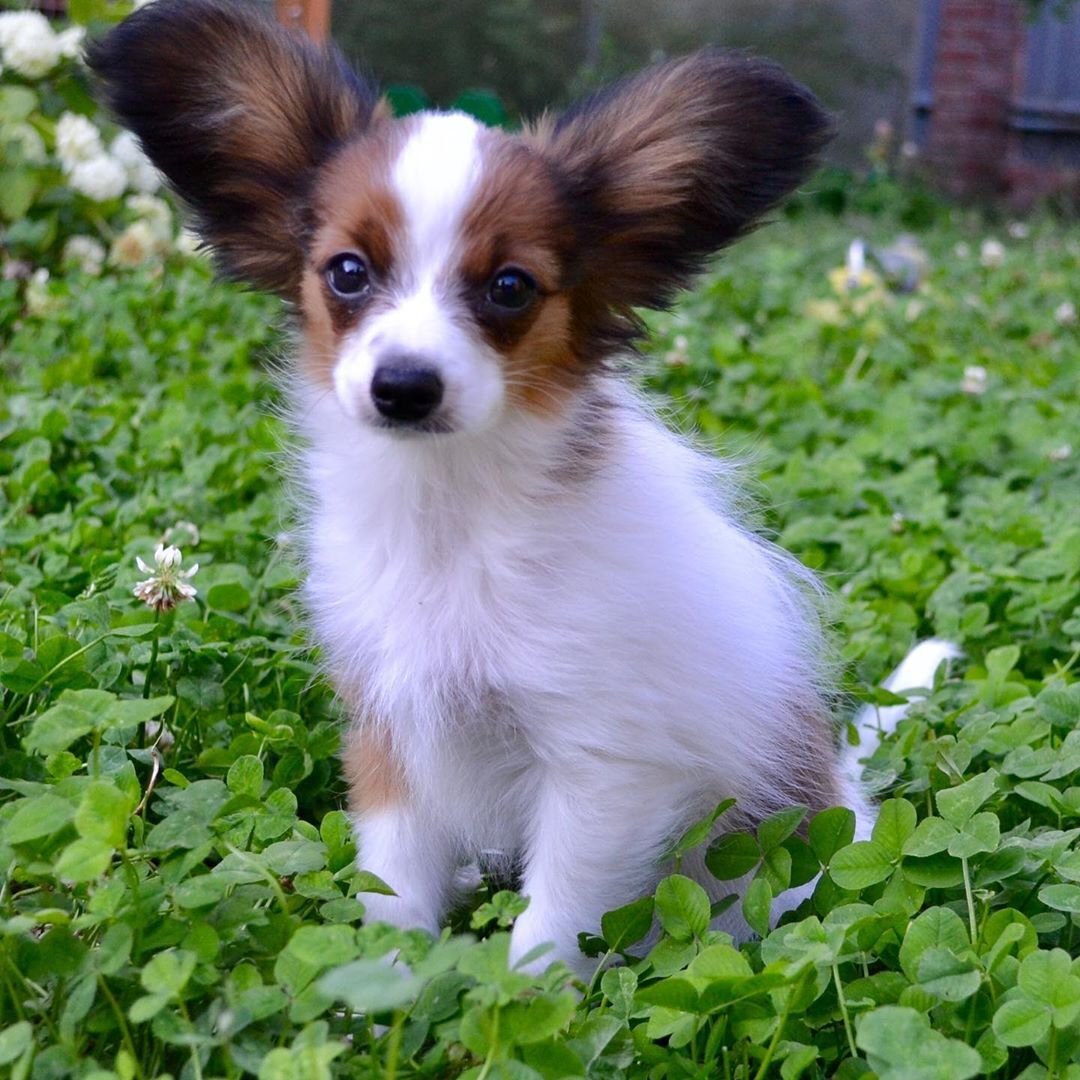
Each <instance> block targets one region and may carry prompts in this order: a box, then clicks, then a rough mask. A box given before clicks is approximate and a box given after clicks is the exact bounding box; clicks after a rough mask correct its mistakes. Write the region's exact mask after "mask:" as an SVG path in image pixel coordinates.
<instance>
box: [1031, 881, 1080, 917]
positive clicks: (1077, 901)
mask: <svg viewBox="0 0 1080 1080" xmlns="http://www.w3.org/2000/svg"><path fill="white" fill-rule="evenodd" d="M1039 899H1040V900H1041V901H1042V902H1043V903H1044V904H1045V905H1046V906H1047V907H1051V908H1053V909H1054V910H1055V911H1068V912H1073V913H1078V914H1080V885H1044V886H1043V887H1042V888H1041V889H1040V890H1039Z"/></svg>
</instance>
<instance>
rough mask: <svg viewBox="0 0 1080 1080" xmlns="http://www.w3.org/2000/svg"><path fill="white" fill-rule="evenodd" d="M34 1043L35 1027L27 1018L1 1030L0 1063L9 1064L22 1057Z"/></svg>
mask: <svg viewBox="0 0 1080 1080" xmlns="http://www.w3.org/2000/svg"><path fill="white" fill-rule="evenodd" d="M33 1043H34V1029H33V1028H32V1027H31V1026H30V1024H29V1023H28V1022H27V1021H26V1020H20V1021H19V1022H18V1023H17V1024H12V1025H11V1026H10V1027H6V1028H4V1030H3V1031H0V1065H9V1064H11V1062H13V1061H16V1060H17V1059H18V1058H20V1057H22V1056H23V1054H25V1053H26V1051H27V1050H29V1049H30V1047H31V1046H32V1045H33Z"/></svg>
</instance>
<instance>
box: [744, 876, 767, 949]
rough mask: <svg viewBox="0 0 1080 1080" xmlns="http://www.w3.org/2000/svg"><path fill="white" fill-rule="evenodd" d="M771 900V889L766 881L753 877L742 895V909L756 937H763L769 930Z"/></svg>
mask: <svg viewBox="0 0 1080 1080" xmlns="http://www.w3.org/2000/svg"><path fill="white" fill-rule="evenodd" d="M772 902H773V891H772V888H771V886H770V885H769V883H768V881H766V880H765V878H760V877H759V878H754V880H753V881H751V882H750V884H749V885H748V886H747V889H746V894H745V895H744V896H743V903H742V911H743V918H745V919H746V921H747V924H748V925H749V926H750V929H751V930H753V931H754V933H755V934H757V935H758V937H765V936H766V935H767V934H768V932H769V924H770V922H771V919H772Z"/></svg>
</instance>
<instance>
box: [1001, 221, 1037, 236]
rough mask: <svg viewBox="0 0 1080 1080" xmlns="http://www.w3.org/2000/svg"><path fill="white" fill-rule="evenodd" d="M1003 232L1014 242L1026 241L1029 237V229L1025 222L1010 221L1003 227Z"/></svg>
mask: <svg viewBox="0 0 1080 1080" xmlns="http://www.w3.org/2000/svg"><path fill="white" fill-rule="evenodd" d="M1005 231H1006V232H1007V233H1008V234H1009V235H1010V236H1011V237H1012V238H1013V239H1014V240H1026V239H1027V238H1028V236H1030V235H1031V229H1030V228H1029V227H1028V224H1027V222H1025V221H1010V222H1009V224H1008V225H1006V226H1005Z"/></svg>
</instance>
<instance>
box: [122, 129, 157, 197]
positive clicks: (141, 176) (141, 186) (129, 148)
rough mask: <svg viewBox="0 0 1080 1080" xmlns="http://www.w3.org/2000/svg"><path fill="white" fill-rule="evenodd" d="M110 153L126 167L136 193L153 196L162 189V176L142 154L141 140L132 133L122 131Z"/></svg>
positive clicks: (129, 181)
mask: <svg viewBox="0 0 1080 1080" xmlns="http://www.w3.org/2000/svg"><path fill="white" fill-rule="evenodd" d="M109 153H110V154H112V156H113V157H114V158H116V160H117V161H119V162H120V164H121V165H123V166H124V171H125V172H126V173H127V176H128V183H129V184H130V185H131V187H132V188H133V189H134V190H135V191H141V192H143V193H144V194H147V195H152V194H153V193H154V192H155V191H157V189H158V188H159V187H161V174H160V173H159V172H158V171H157V169H155V168H154V165H153V163H152V162H151V161H150V159H149V158H148V157H147V156H146V155H145V154H144V153H143V152H142V147H141V146H139V140H138V139H137V138H135V136H134V135H132V133H131V132H130V131H121V132H120V134H119V135H117V136H116V138H115V139H113V141H112V145H111V146H110V147H109Z"/></svg>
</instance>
